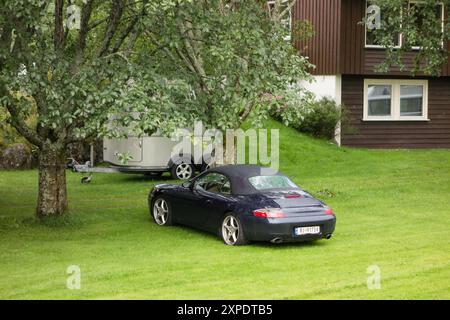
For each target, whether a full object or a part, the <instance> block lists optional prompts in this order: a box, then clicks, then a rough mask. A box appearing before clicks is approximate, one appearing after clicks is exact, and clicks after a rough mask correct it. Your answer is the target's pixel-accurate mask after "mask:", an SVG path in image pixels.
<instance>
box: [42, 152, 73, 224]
mask: <svg viewBox="0 0 450 320" xmlns="http://www.w3.org/2000/svg"><path fill="white" fill-rule="evenodd" d="M65 165H66V157H65V150H64V148H62V147H60V146H56V145H52V144H45V145H44V146H43V147H42V148H41V150H40V153H39V194H38V204H37V209H36V214H37V216H38V217H39V218H44V217H54V216H61V215H63V214H64V213H65V212H66V210H67V189H66V171H65Z"/></svg>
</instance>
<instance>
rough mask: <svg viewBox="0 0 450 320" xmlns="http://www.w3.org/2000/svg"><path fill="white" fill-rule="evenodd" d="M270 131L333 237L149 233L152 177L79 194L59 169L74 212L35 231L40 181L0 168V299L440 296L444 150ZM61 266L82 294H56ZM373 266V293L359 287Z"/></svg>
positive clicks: (61, 288) (446, 225) (446, 184)
mask: <svg viewBox="0 0 450 320" xmlns="http://www.w3.org/2000/svg"><path fill="white" fill-rule="evenodd" d="M269 124H270V126H271V127H275V128H280V129H281V132H280V137H281V151H280V152H281V154H280V158H281V169H282V171H283V172H285V173H286V174H288V175H289V176H291V177H292V178H293V180H294V181H295V182H297V183H298V184H299V185H301V186H303V187H304V188H305V189H307V190H309V191H310V192H312V193H313V194H315V195H316V196H318V197H319V198H321V199H322V200H324V201H325V202H327V203H328V204H329V205H330V206H332V207H333V208H334V210H335V212H336V214H337V218H338V223H337V228H336V232H335V234H334V237H333V239H332V240H329V241H327V240H322V241H317V242H315V243H309V244H289V245H271V244H251V245H249V246H245V247H227V246H225V245H224V244H222V242H221V240H220V239H218V238H216V237H215V236H213V235H209V234H206V233H203V232H199V231H195V230H192V229H189V228H186V227H181V226H177V227H170V228H159V227H157V226H156V225H155V224H153V223H151V222H150V219H149V214H148V209H147V205H146V198H147V194H148V191H149V189H150V188H151V187H152V186H153V185H154V184H155V183H156V182H154V181H152V180H148V179H146V178H144V177H142V176H140V175H125V174H106V175H100V174H98V175H96V176H95V180H94V182H93V183H92V184H91V185H81V184H80V183H79V180H80V176H79V175H77V174H73V173H68V189H69V199H70V211H71V217H70V219H66V220H65V223H61V222H60V223H47V224H45V225H42V224H38V223H36V222H35V221H34V220H33V219H32V217H33V213H34V205H35V200H36V183H37V172H36V171H26V172H0V298H2V299H27V298H28V299H29V298H31V299H48V298H50V299H53V298H57V299H60V298H69V299H86V298H87V299H90V298H94V299H134V298H136V299H169V298H172V299H254V298H258V299H328V298H333V299H334V298H337V299H351V298H356V299H379V298H381V299H437V298H446V299H449V298H450V151H429V150H427V151H426V150H423V151H372V150H355V149H347V148H338V147H336V146H334V145H331V144H329V143H326V142H323V141H318V140H314V139H311V138H308V137H305V136H303V135H300V134H298V133H297V132H296V131H294V130H291V129H288V128H285V127H283V126H281V125H280V124H278V123H276V122H270V123H269ZM167 179H168V178H167ZM166 181H167V180H166ZM69 265H78V266H80V268H81V289H80V290H69V289H67V288H66V279H67V276H68V275H67V274H66V269H67V267H68V266H69ZM370 265H378V266H379V267H380V269H381V289H380V290H369V289H368V288H367V284H366V281H367V277H368V274H367V268H368V267H369V266H370Z"/></svg>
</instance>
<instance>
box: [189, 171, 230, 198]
mask: <svg viewBox="0 0 450 320" xmlns="http://www.w3.org/2000/svg"><path fill="white" fill-rule="evenodd" d="M194 189H195V190H197V191H207V192H212V193H220V194H231V184H230V180H228V178H227V177H225V176H224V175H222V174H220V173H214V172H212V173H208V174H206V175H204V176H203V177H201V178H199V179H198V180H197V181H195V185H194Z"/></svg>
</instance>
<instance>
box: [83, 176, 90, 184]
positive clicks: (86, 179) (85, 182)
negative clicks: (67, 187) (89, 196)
mask: <svg viewBox="0 0 450 320" xmlns="http://www.w3.org/2000/svg"><path fill="white" fill-rule="evenodd" d="M91 181H92V177H91V176H89V177H83V178H81V183H82V184H89V183H91Z"/></svg>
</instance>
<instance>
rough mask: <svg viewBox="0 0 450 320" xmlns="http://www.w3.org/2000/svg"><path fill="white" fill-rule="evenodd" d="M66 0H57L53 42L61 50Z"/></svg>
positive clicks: (56, 48) (57, 49) (58, 50)
mask: <svg viewBox="0 0 450 320" xmlns="http://www.w3.org/2000/svg"><path fill="white" fill-rule="evenodd" d="M63 10H64V0H55V32H54V35H53V42H54V45H55V50H56V51H57V52H60V51H61V49H62V46H63V43H64V18H63Z"/></svg>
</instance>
